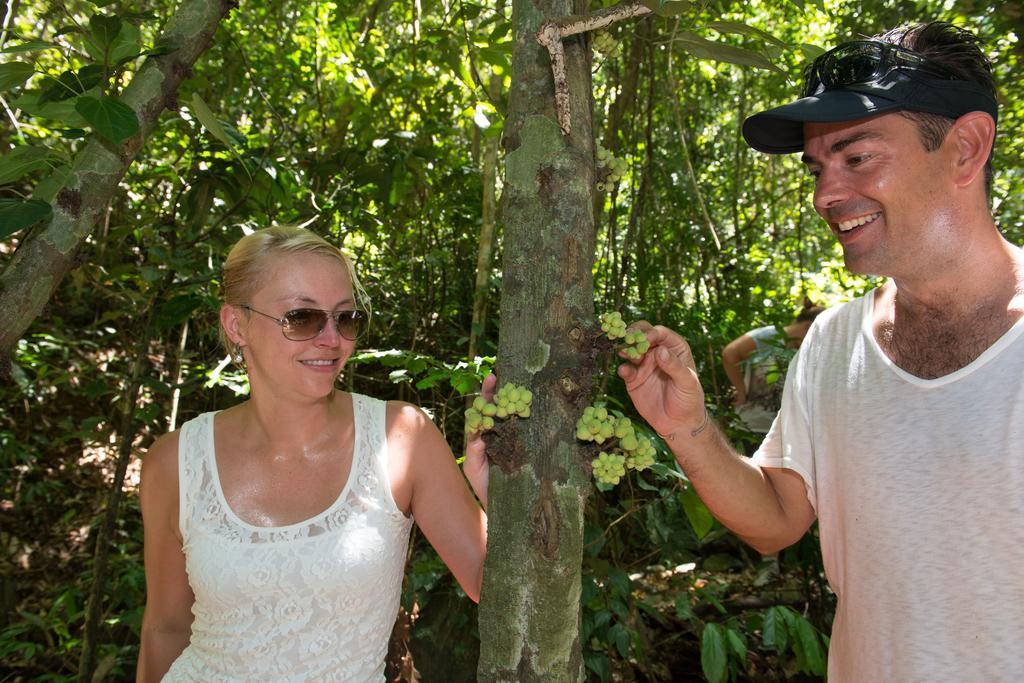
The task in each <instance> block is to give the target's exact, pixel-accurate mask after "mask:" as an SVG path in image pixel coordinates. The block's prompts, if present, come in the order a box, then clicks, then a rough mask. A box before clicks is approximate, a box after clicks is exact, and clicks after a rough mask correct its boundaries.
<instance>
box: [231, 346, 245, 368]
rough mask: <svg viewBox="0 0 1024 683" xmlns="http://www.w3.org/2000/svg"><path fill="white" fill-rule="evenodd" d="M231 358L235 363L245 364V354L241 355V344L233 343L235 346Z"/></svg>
mask: <svg viewBox="0 0 1024 683" xmlns="http://www.w3.org/2000/svg"><path fill="white" fill-rule="evenodd" d="M231 360H233V361H235V365H240V366H243V367H244V366H245V356H243V355H242V345H241V344H235V348H234V350H233V351H232V352H231Z"/></svg>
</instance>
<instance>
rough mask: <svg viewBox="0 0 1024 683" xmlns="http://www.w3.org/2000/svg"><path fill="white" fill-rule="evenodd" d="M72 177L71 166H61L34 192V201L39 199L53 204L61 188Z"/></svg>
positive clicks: (43, 180)
mask: <svg viewBox="0 0 1024 683" xmlns="http://www.w3.org/2000/svg"><path fill="white" fill-rule="evenodd" d="M70 175H71V166H70V165H68V164H61V165H60V166H58V167H57V168H55V169H53V171H52V172H51V173H50V175H48V176H47V177H45V178H43V179H42V180H41V181H39V183H38V184H37V185H36V186H35V189H33V190H32V199H39V200H41V201H44V202H53V198H54V197H56V196H57V193H58V192H60V188H62V187H64V185H65V184H66V183H67V181H68V177H69V176H70Z"/></svg>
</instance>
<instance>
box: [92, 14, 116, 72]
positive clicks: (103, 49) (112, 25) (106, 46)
mask: <svg viewBox="0 0 1024 683" xmlns="http://www.w3.org/2000/svg"><path fill="white" fill-rule="evenodd" d="M89 29H90V35H91V37H92V39H91V40H87V41H86V43H85V48H86V50H88V52H89V55H90V56H91V57H92V58H93V59H95V60H96V61H97V62H100V63H103V64H109V63H110V59H109V50H110V46H111V45H112V44H113V42H114V39H115V38H116V37H117V34H118V33H120V32H121V19H120V18H119V17H116V16H113V17H112V16H107V15H105V14H94V15H93V16H92V17H90V18H89Z"/></svg>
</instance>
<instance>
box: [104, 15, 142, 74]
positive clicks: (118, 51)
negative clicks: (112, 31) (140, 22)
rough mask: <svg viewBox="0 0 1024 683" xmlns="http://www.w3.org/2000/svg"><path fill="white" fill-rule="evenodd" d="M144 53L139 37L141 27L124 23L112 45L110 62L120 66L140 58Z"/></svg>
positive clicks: (109, 56) (109, 55)
mask: <svg viewBox="0 0 1024 683" xmlns="http://www.w3.org/2000/svg"><path fill="white" fill-rule="evenodd" d="M141 53H142V41H141V39H140V37H139V27H138V26H136V25H135V24H132V23H129V22H124V23H123V24H121V30H120V31H118V33H117V36H116V37H115V38H114V40H113V41H112V42H111V43H110V51H109V54H108V61H109V63H110V64H120V63H121V62H125V61H129V60H131V59H134V58H135V57H138V56H139V55H140V54H141Z"/></svg>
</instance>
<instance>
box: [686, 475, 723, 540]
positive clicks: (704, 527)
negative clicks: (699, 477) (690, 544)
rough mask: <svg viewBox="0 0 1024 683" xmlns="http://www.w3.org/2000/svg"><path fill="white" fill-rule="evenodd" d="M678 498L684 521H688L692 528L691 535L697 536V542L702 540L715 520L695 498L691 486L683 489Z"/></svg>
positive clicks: (697, 498) (696, 497)
mask: <svg viewBox="0 0 1024 683" xmlns="http://www.w3.org/2000/svg"><path fill="white" fill-rule="evenodd" d="M679 498H680V499H681V500H682V503H683V511H684V512H685V513H686V519H688V520H690V526H692V527H693V533H695V534H696V535H697V540H703V538H704V537H705V536H707V535H708V532H709V531H711V529H712V527H714V526H715V518H714V517H712V516H711V512H710V511H709V510H708V509H707V506H705V505H704V503H703V502H702V501H701V499H700V498H699V497H698V496H697V493H696V492H695V491H694V490H693V487H692V486H687V487H686V488H685V489H683V491H682V492H681V493H680V494H679Z"/></svg>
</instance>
